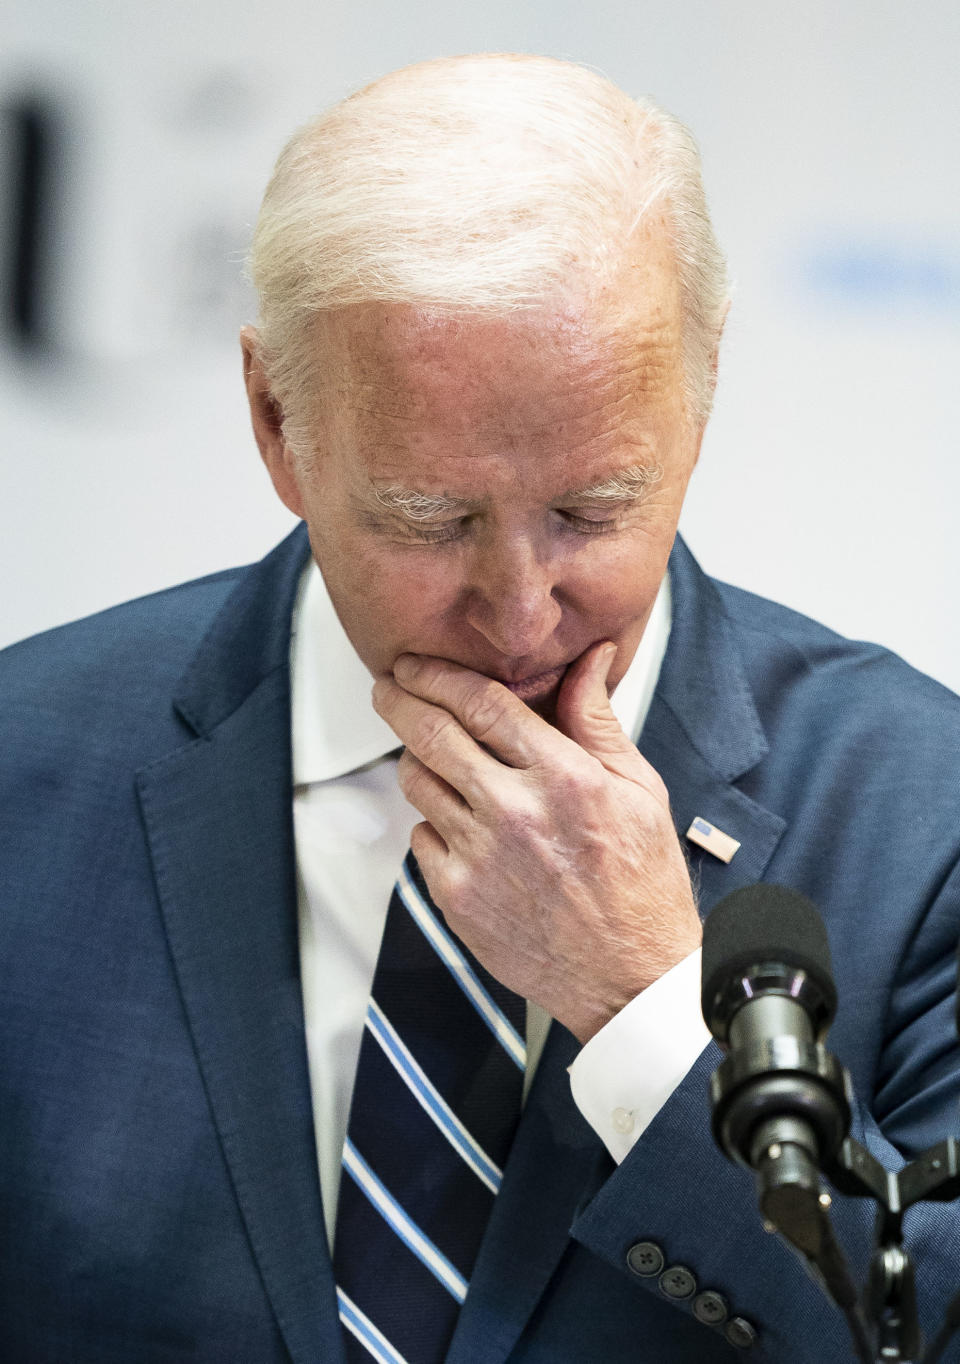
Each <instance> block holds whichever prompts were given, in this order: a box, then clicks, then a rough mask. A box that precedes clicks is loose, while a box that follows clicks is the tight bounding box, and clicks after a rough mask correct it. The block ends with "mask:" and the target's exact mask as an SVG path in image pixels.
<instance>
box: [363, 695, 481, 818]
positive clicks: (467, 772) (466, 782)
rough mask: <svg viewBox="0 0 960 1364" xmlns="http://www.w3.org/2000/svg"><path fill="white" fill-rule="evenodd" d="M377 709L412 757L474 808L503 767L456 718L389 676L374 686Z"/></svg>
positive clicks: (374, 699)
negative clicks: (409, 690)
mask: <svg viewBox="0 0 960 1364" xmlns="http://www.w3.org/2000/svg"><path fill="white" fill-rule="evenodd" d="M373 706H374V709H375V710H376V712H377V714H378V715H380V716H382V717H383V719H384V720H386V722H387V724H388V725H389V726H390V727H391V729H392V730H393V731H394V733H395V734H396V735H397V737H398V738H399V739H401V740H402V742H403V743H404V744H405V745H406V747H407V749H408V750H409V752H411V753H412V754H413V755H414V757H416V758H418V759H419V760H420V762H421V763H423V764H424V765H425V766H426V767H428V768H429V769H430V770H431V771H432V772H435V773H436V775H437V776H438V777H440V778H442V779H443V781H444V782H446V783H447V784H448V785H449V786H450V787H452V788H453V790H455V791H457V792H458V793H459V794H460V796H461V797H462V798H463V799H464V801H466V803H467V805H468V806H470V807H471V809H473V808H476V806H477V805H479V804H481V803H482V801H483V799H484V792H485V790H486V789H487V784H488V783H489V782H490V781H492V780H493V779H494V778H495V776H496V775H497V774H500V775H502V773H503V768H502V766H501V764H500V763H498V762H497V760H496V759H495V758H493V757H491V755H490V754H489V753H486V752H485V751H484V750H483V749H482V748H481V747H480V746H479V744H477V743H476V742H475V740H474V739H472V738H471V737H470V735H469V734H468V733H467V731H466V730H465V729H464V728H463V726H462V725H461V724H460V722H459V720H458V719H457V718H456V716H454V715H452V714H451V713H450V712H449V711H448V710H444V709H443V708H442V707H441V706H434V705H431V704H430V702H429V701H424V700H422V699H421V698H420V697H419V696H414V695H412V694H411V693H410V692H408V691H406V690H405V689H404V688H403V687H401V686H399V684H398V683H396V682H394V680H393V679H392V678H390V677H379V678H377V680H376V682H375V683H374V686H373Z"/></svg>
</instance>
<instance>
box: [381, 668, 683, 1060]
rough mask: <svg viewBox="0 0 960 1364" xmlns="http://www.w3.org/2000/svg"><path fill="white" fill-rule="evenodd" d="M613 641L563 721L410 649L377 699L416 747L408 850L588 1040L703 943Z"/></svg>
mask: <svg viewBox="0 0 960 1364" xmlns="http://www.w3.org/2000/svg"><path fill="white" fill-rule="evenodd" d="M615 652H616V650H615V647H614V645H612V644H600V645H596V646H594V647H593V648H591V649H589V650H588V651H587V652H586V653H585V654H584V655H583V656H582V657H581V658H579V659H578V660H577V661H576V662H575V663H574V664H573V665H572V666H571V667H570V669H569V670H568V672H567V675H566V676H565V678H564V680H563V686H562V688H561V692H560V696H559V698H558V701H557V725H558V728H554V727H553V726H551V725H550V724H548V723H547V721H546V720H544V719H542V718H541V717H540V716H539V715H536V714H534V712H533V711H531V710H530V709H529V708H528V707H527V706H525V705H524V703H523V702H522V701H521V700H520V699H519V698H518V697H516V696H514V695H513V693H512V692H510V691H509V690H508V689H507V688H506V687H504V686H502V685H501V684H500V683H499V682H496V681H494V680H492V679H491V678H488V677H483V676H482V675H481V674H479V673H475V672H471V671H470V670H469V669H467V668H463V667H460V666H459V665H457V664H455V663H449V662H446V661H444V660H442V659H438V658H422V657H415V656H413V655H410V654H405V655H402V656H401V657H400V658H398V659H397V662H396V664H395V666H394V678H395V680H394V678H380V679H379V680H378V681H377V683H376V684H375V686H374V692H373V695H374V705H375V707H376V709H377V711H378V712H379V714H380V715H382V716H383V718H384V719H385V720H386V721H387V723H388V724H389V725H390V726H391V727H392V729H393V730H394V731H395V733H396V734H397V735H398V737H399V738H400V739H401V740H402V742H403V743H404V744H405V745H406V750H405V752H404V753H403V755H402V756H401V758H400V763H399V769H398V775H399V780H400V786H401V788H402V790H403V792H404V794H405V796H406V797H407V799H408V800H409V801H410V802H411V803H412V804H413V805H415V806H416V807H417V809H418V810H419V811H420V812H421V813H422V814H423V816H424V818H425V820H426V822H425V823H423V824H418V825H417V826H416V827H415V828H414V830H413V833H412V836H411V846H412V849H413V852H414V855H415V857H416V858H417V861H418V862H419V864H420V867H421V870H422V871H423V874H424V877H425V878H426V881H427V884H428V885H429V887H430V893H431V895H432V896H433V898H434V900H435V902H436V904H437V905H438V906H439V908H440V909H441V910H442V911H443V914H444V916H445V917H446V919H447V922H448V923H449V925H450V927H451V929H452V930H453V931H454V933H456V934H457V936H458V937H460V938H461V939H462V940H463V942H465V943H466V944H467V946H468V947H469V948H470V949H471V951H472V952H473V953H474V954H475V956H477V957H478V958H479V960H480V961H482V962H483V964H484V966H486V967H487V969H488V970H489V971H490V972H491V973H492V974H493V975H494V976H496V977H497V979H498V980H500V981H501V982H502V983H503V984H504V985H506V986H507V987H508V988H510V989H512V990H515V991H516V992H517V993H518V994H521V995H524V996H525V997H526V998H528V999H533V1000H535V1001H536V1002H537V1003H538V1004H540V1005H542V1006H543V1008H545V1009H546V1010H547V1011H548V1013H550V1014H551V1015H552V1017H554V1018H556V1019H558V1020H559V1021H560V1022H561V1023H563V1024H565V1026H566V1027H568V1028H569V1029H570V1030H571V1032H573V1033H574V1034H575V1036H576V1037H578V1038H579V1040H580V1041H581V1042H586V1041H588V1040H589V1038H591V1037H592V1036H593V1034H594V1033H595V1032H597V1031H598V1030H599V1029H600V1028H601V1027H602V1026H603V1025H604V1023H606V1022H607V1021H608V1020H609V1019H610V1018H612V1017H613V1015H614V1014H615V1013H617V1012H618V1011H619V1010H620V1009H621V1008H623V1006H624V1005H625V1004H627V1003H628V1002H629V1001H630V1000H631V999H632V998H633V997H634V996H635V995H637V994H639V993H640V991H641V990H643V989H645V988H646V987H647V986H648V985H649V984H651V982H652V981H654V980H656V979H657V978H658V977H659V976H661V975H663V973H664V972H665V971H667V970H669V969H670V967H671V966H674V965H675V964H676V963H677V962H679V961H681V960H682V959H683V958H684V957H685V956H687V955H688V954H689V953H690V952H692V951H693V950H694V949H695V948H696V947H698V946H699V945H700V936H701V935H700V921H699V918H698V917H697V911H696V907H695V905H694V900H693V893H692V891H691V887H690V878H689V876H688V874H687V867H686V863H685V861H684V857H683V853H682V851H681V848H680V845H679V843H678V841H677V836H676V832H675V830H674V827H673V822H672V820H671V818H670V809H669V800H668V796H667V791H666V788H665V786H664V784H663V782H662V781H661V780H660V777H659V776H658V775H657V773H656V772H655V771H654V770H653V768H652V767H651V766H650V764H649V763H648V762H646V760H645V759H644V758H642V757H641V756H640V754H639V753H638V752H637V749H636V748H635V747H634V745H633V744H632V743H630V741H629V739H628V738H627V737H626V735H625V734H624V733H623V731H622V729H621V728H620V725H619V723H618V722H617V720H616V718H615V716H614V715H613V712H612V711H611V709H610V702H609V698H608V696H607V690H606V686H605V685H604V683H605V679H606V676H607V672H608V671H609V668H610V664H611V662H612V660H613V657H614V655H615Z"/></svg>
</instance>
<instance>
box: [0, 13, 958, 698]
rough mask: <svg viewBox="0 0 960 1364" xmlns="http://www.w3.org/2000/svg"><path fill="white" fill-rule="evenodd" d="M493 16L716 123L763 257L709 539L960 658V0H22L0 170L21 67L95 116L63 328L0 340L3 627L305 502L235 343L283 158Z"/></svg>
mask: <svg viewBox="0 0 960 1364" xmlns="http://www.w3.org/2000/svg"><path fill="white" fill-rule="evenodd" d="M268 9H269V16H268V13H267V10H268ZM481 49H486V50H508V49H509V50H518V51H541V52H547V53H550V54H553V55H556V56H565V57H572V58H575V59H577V60H581V61H584V62H587V63H589V64H591V65H594V66H596V67H598V68H600V69H602V70H603V71H605V72H606V73H607V74H608V75H610V76H611V77H612V78H613V79H614V80H616V81H617V82H618V83H619V84H621V85H622V86H624V88H626V89H628V90H630V91H632V92H634V93H650V94H652V95H654V96H655V97H656V98H657V99H659V100H660V102H661V103H663V104H664V105H665V106H666V107H667V108H669V109H671V110H673V111H674V112H675V113H677V114H678V115H679V116H680V117H681V118H683V119H684V120H685V121H686V122H688V123H689V124H690V125H691V126H692V127H693V129H694V131H695V133H696V134H697V136H698V139H699V141H700V143H701V147H702V149H703V153H704V160H705V166H706V179H707V185H708V191H709V194H710V198H711V202H712V205H713V209H714V215H715V218H716V221H717V224H718V227H719V231H720V234H721V237H722V239H723V241H724V243H725V245H726V247H727V250H728V253H729V256H730V260H731V264H732V267H733V272H734V276H735V279H736V282H737V293H736V298H735V304H734V309H733V312H732V314H731V318H730V323H729V327H728V334H727V337H726V342H725V350H724V355H723V360H722V366H721V380H720V389H719V395H718V402H717V409H716V412H715V416H714V419H713V422H712V424H711V427H710V430H709V431H708V436H707V441H706V445H705V449H704V455H703V458H702V460H701V467H700V469H699V470H698V472H697V475H696V477H695V479H694V484H693V487H692V490H691V494H690V498H689V502H688V506H687V509H686V511H685V513H684V519H683V523H682V528H683V529H684V531H685V533H686V535H687V537H688V539H689V541H690V543H691V545H692V547H693V549H694V551H695V552H696V553H697V554H698V556H699V557H700V559H701V561H702V562H703V564H704V566H705V567H706V568H707V569H708V570H709V571H710V572H712V573H714V574H716V575H718V576H720V577H724V578H727V579H729V580H731V581H734V582H737V583H739V584H742V585H744V586H747V587H750V588H752V589H754V590H757V591H760V592H763V593H765V594H766V595H769V596H773V597H776V598H779V599H780V600H782V601H785V602H787V603H789V604H790V605H793V606H796V607H798V608H799V609H801V610H803V611H806V612H808V613H809V614H811V615H815V616H817V617H819V618H820V619H823V620H825V621H826V622H827V623H828V624H830V625H833V626H835V627H836V628H838V629H840V630H842V631H844V632H845V633H848V634H854V635H859V636H865V637H870V638H876V639H880V640H882V641H883V642H884V643H888V644H890V645H891V646H892V647H894V648H896V649H897V650H898V651H899V652H901V653H903V654H904V655H905V656H906V657H907V658H908V659H910V660H911V661H912V662H914V663H916V664H917V665H918V666H920V667H922V668H924V669H925V670H926V671H929V672H932V673H934V674H935V675H936V676H938V677H940V678H941V679H942V680H943V681H945V682H946V683H947V684H948V685H950V686H952V687H953V688H954V689H956V690H960V632H958V630H957V628H956V625H955V621H956V608H955V604H954V601H955V595H956V592H957V589H958V587H960V574H958V567H960V551H958V548H957V542H956V538H955V535H954V533H953V523H954V520H955V517H956V515H957V507H958V505H960V474H958V466H957V460H956V457H955V455H954V449H953V446H954V444H955V440H956V435H955V433H956V431H957V428H958V418H960V382H958V379H957V374H958V371H960V325H958V323H960V230H958V229H960V200H958V189H957V185H958V183H960V175H958V171H960V166H958V151H957V144H958V132H960V117H958V115H960V82H958V80H957V76H956V72H957V69H958V63H960V6H958V5H957V4H956V0H915V3H913V4H910V5H906V4H903V3H894V2H893V0H846V2H845V3H844V2H843V0H840V2H839V3H838V0H804V3H803V4H802V5H798V4H796V3H793V2H792V0H755V3H747V2H746V0H725V2H724V3H722V4H720V3H716V0H623V3H617V0H594V3H593V4H591V5H589V6H584V5H583V4H582V3H581V0H531V3H529V4H527V5H525V6H518V5H517V4H516V0H483V3H482V4H477V5H475V6H474V5H460V6H449V7H443V8H441V7H435V6H434V5H432V4H429V3H424V0H408V2H407V3H406V4H405V5H404V6H402V7H401V6H398V5H396V4H391V3H388V0H323V3H320V4H317V3H312V4H311V3H307V0H273V3H272V4H271V5H270V6H269V7H267V6H251V7H246V8H245V7H242V6H237V5H236V4H235V3H230V4H227V3H225V2H224V0H181V2H180V3H168V4H166V5H150V6H148V5H146V4H145V3H143V0H127V2H126V3H121V0H100V2H99V3H97V2H96V0H7V4H6V6H5V17H4V20H3V33H2V38H0V173H2V166H3V157H4V154H5V147H8V146H9V136H7V139H6V143H5V128H6V131H7V134H8V133H9V127H8V124H9V120H8V121H7V124H5V122H4V119H3V114H2V110H3V109H4V108H5V107H9V105H10V103H11V102H12V101H13V100H15V99H16V98H18V97H19V96H20V95H21V94H22V93H23V92H28V93H34V94H38V95H40V96H41V97H43V98H44V99H45V100H46V101H47V102H48V104H52V105H53V106H54V107H55V108H56V109H57V110H58V111H59V114H60V117H61V119H62V121H63V125H64V127H65V128H66V129H67V131H68V136H67V138H66V141H65V146H64V153H63V161H62V166H61V174H60V189H59V200H58V205H59V207H58V212H57V214H56V242H55V247H56V253H55V255H56V262H57V266H56V288H55V294H54V307H53V325H54V328H55V336H56V342H57V344H56V349H55V351H54V352H52V353H50V354H47V355H46V356H45V357H34V358H32V359H29V360H28V359H27V358H26V357H23V356H18V354H17V353H15V352H14V350H13V349H12V348H11V347H10V345H9V343H0V423H2V444H0V575H2V576H0V583H2V590H0V643H4V642H8V641H10V640H12V639H14V638H17V637H19V636H21V635H24V634H27V633H30V632H32V631H34V630H38V629H41V628H44V627H46V626H48V625H52V624H56V623H59V622H61V621H63V620H66V619H69V618H71V617H73V616H76V615H78V614H82V613H85V612H88V611H92V610H95V609H97V608H99V607H101V606H103V605H107V604H109V603H112V602H116V601H119V600H122V599H124V598H126V597H129V596H133V595H136V594H139V593H142V592H146V591H150V590H152V589H154V588H156V587H160V586H163V585H165V584H167V583H169V582H172V581H176V580H178V579H182V578H186V577H190V576H194V575H196V574H199V573H204V572H208V571H212V570H215V569H217V568H221V567H223V566H225V565H226V564H228V563H232V562H240V561H244V560H248V559H250V558H253V557H257V556H259V555H260V554H261V553H262V552H263V551H265V550H266V549H267V548H268V547H269V546H270V544H272V543H273V541H274V540H276V539H277V538H278V537H279V535H280V534H282V533H283V532H284V531H285V529H286V528H287V527H288V526H289V525H290V524H291V522H290V518H289V516H288V514H287V513H286V512H284V511H283V509H282V508H281V507H280V505H279V504H278V503H276V502H275V500H274V499H273V494H272V492H271V490H270V488H269V485H268V482H267V479H266V476H265V474H264V473H263V472H262V471H261V469H260V466H259V461H258V457H257V455H256V451H255V447H254V445H253V442H252V438H251V437H250V435H249V433H248V429H247V420H246V414H245V411H244V406H243V399H242V390H241V385H240V367H239V351H238V348H237V345H236V332H237V329H238V326H239V324H240V322H241V321H243V320H245V319H249V318H250V316H251V313H252V305H251V301H250V299H249V297H248V295H247V293H246V291H245V288H244V286H243V285H242V283H241V281H240V277H239V261H240V259H241V257H242V255H243V251H244V248H245V245H246V241H247V238H248V236H249V232H250V228H251V225H252V222H253V219H254V217H255V214H256V209H257V203H258V200H259V195H260V192H261V190H262V187H263V184H264V183H265V180H266V177H267V175H268V173H269V169H270V166H271V163H272V161H273V158H274V156H275V154H276V152H277V151H278V150H279V147H280V144H281V142H282V141H283V139H284V138H285V136H286V134H287V133H288V132H289V131H290V130H291V129H292V127H293V126H294V125H295V124H297V123H299V122H301V121H303V120H304V119H305V118H307V117H309V116H310V115H311V114H312V113H314V112H315V111H316V110H317V109H319V108H320V107H322V106H323V105H325V104H327V103H329V102H330V101H332V100H334V99H336V98H338V97H340V96H341V95H343V94H345V93H347V91H349V90H350V89H352V88H354V87H356V86H357V85H359V84H361V83H363V82H365V81H367V80H369V79H372V78H373V77H375V76H376V75H379V74H381V73H382V72H383V71H385V70H388V69H390V68H392V67H395V66H399V65H401V64H404V63H406V62H410V61H415V60H418V59H420V58H423V57H427V56H435V55H440V54H444V53H455V52H461V51H469V50H481ZM8 182H9V177H8ZM0 192H2V191H0ZM5 207H8V205H5ZM4 221H5V215H4V213H2V212H0V242H2V232H3V225H4ZM3 287H8V282H7V283H6V284H5V283H4V281H2V280H0V288H3Z"/></svg>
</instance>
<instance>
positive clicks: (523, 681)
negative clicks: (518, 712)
mask: <svg viewBox="0 0 960 1364" xmlns="http://www.w3.org/2000/svg"><path fill="white" fill-rule="evenodd" d="M568 667H569V664H567V663H561V664H560V666H559V667H557V668H550V669H549V670H548V671H547V672H544V673H531V674H530V676H528V677H519V678H515V679H513V680H512V681H508V680H507V679H506V678H498V679H497V680H498V681H501V682H502V683H503V685H504V686H505V687H506V688H507V690H508V691H512V692H513V694H514V696H519V698H520V700H521V701H537V700H539V699H540V698H541V697H544V696H547V695H548V694H549V693H550V692H551V691H553V689H554V688H555V687H556V686H558V684H559V683H560V681H561V679H562V677H563V675H564V673H565V672H566V671H567V668H568Z"/></svg>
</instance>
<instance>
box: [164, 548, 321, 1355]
mask: <svg viewBox="0 0 960 1364" xmlns="http://www.w3.org/2000/svg"><path fill="white" fill-rule="evenodd" d="M305 549H306V544H305V537H304V536H303V535H302V534H297V533H295V535H294V537H293V538H292V540H290V541H288V542H286V544H285V545H284V546H281V548H280V550H279V551H276V552H275V553H274V555H272V556H270V558H269V559H268V560H266V561H265V562H264V564H263V565H259V566H257V568H255V569H253V570H251V571H250V572H249V573H248V575H247V576H246V577H245V578H244V580H243V581H242V583H241V586H240V588H238V590H237V592H236V593H235V594H234V596H233V597H232V598H231V599H230V601H229V602H228V604H227V606H226V607H225V608H224V611H223V612H222V613H221V616H220V618H219V619H218V621H217V622H216V623H215V625H214V628H213V630H212V631H211V633H210V635H209V636H208V638H207V640H206V641H205V642H204V645H203V646H202V648H201V650H200V652H199V653H198V655H197V658H196V659H195V660H194V663H193V665H192V667H191V670H190V673H189V674H188V676H187V678H186V679H185V682H184V686H183V690H182V694H181V696H180V698H179V701H178V709H179V710H180V712H181V714H182V715H183V716H184V718H186V719H187V721H188V723H190V724H191V725H192V727H193V728H194V730H195V732H196V733H197V738H196V739H195V740H194V741H193V742H192V743H190V744H188V745H187V746H186V747H184V748H181V749H177V750H176V751H174V752H173V753H171V754H169V755H167V756H166V757H164V758H162V759H161V760H159V761H158V762H155V763H152V764H151V765H150V766H149V767H147V768H145V769H144V770H143V771H141V772H140V773H139V774H138V786H139V791H140V799H141V806H142V810H143V815H144V821H145V825H146V830H147V837H148V839H149V843H150V848H151V854H152V858H153V864H154V870H155V875H156V882H157V889H158V893H159V897H160V903H161V908H162V912H163V917H164V922H165V925H166V930H167V937H168V941H169V946H170V951H171V954H172V958H173V962H174V967H175V971H176V975H177V980H178V983H179V987H180V991H181V995H182V999H183V1005H184V1009H185V1013H186V1017H187V1021H188V1025H189V1027H190V1030H191V1034H192V1037H193V1042H194V1046H195V1049H196V1054H197V1060H198V1063H199V1066H200V1070H201V1072H202V1075H203V1080H204V1084H205V1087H206V1090H207V1094H208V1097H209V1101H210V1108H211V1112H212V1115H213V1121H214V1123H215V1125H216V1128H217V1131H218V1134H219V1137H220V1141H221V1144H222V1148H223V1152H224V1157H225V1159H226V1162H227V1165H228V1167H229V1170H230V1175H231V1178H232V1182H233V1186H234V1190H235V1192H236V1196H237V1201H238V1204H239V1206H240V1210H241V1214H242V1216H243V1219H244V1223H245V1225H246V1229H247V1233H248V1236H249V1240H250V1245H251V1249H252V1253H253V1256H254V1258H255V1260H256V1263H257V1266H258V1269H259V1272H260V1274H261V1276H262V1279H263V1282H264V1285H265V1288H266V1291H267V1294H268V1296H269V1298H270V1301H271V1304H272V1306H273V1309H274V1313H275V1315H276V1318H277V1322H278V1323H279V1326H280V1330H281V1332H282V1334H283V1336H284V1339H285V1342H286V1345H287V1348H288V1350H289V1352H290V1355H291V1357H292V1358H293V1360H294V1361H296V1362H297V1364H308V1361H310V1362H312V1361H314V1360H316V1359H317V1358H323V1359H324V1360H330V1361H335V1360H337V1359H340V1358H341V1357H342V1355H341V1350H342V1347H341V1343H340V1330H339V1325H338V1322H337V1311H336V1301H335V1297H334V1293H333V1287H332V1276H331V1274H330V1260H329V1254H328V1250H327V1245H326V1238H325V1235H324V1230H323V1219H322V1211H321V1205H320V1193H319V1183H318V1175H317V1161H316V1147H315V1143H314V1134H313V1119H312V1110H311V1103H310V1086H309V1078H308V1072H307V1062H306V1051H305V1042H304V1025H303V1009H302V1002H301V995H300V974H299V960H298V950H297V913H296V881H295V870H294V852H293V834H292V825H291V774H290V757H289V754H290V710H289V678H288V675H287V663H286V660H287V650H288V642H289V620H290V610H291V604H292V597H293V592H294V589H295V586H296V581H297V578H298V575H299V569H300V566H301V564H302V561H303V557H304V553H305Z"/></svg>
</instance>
